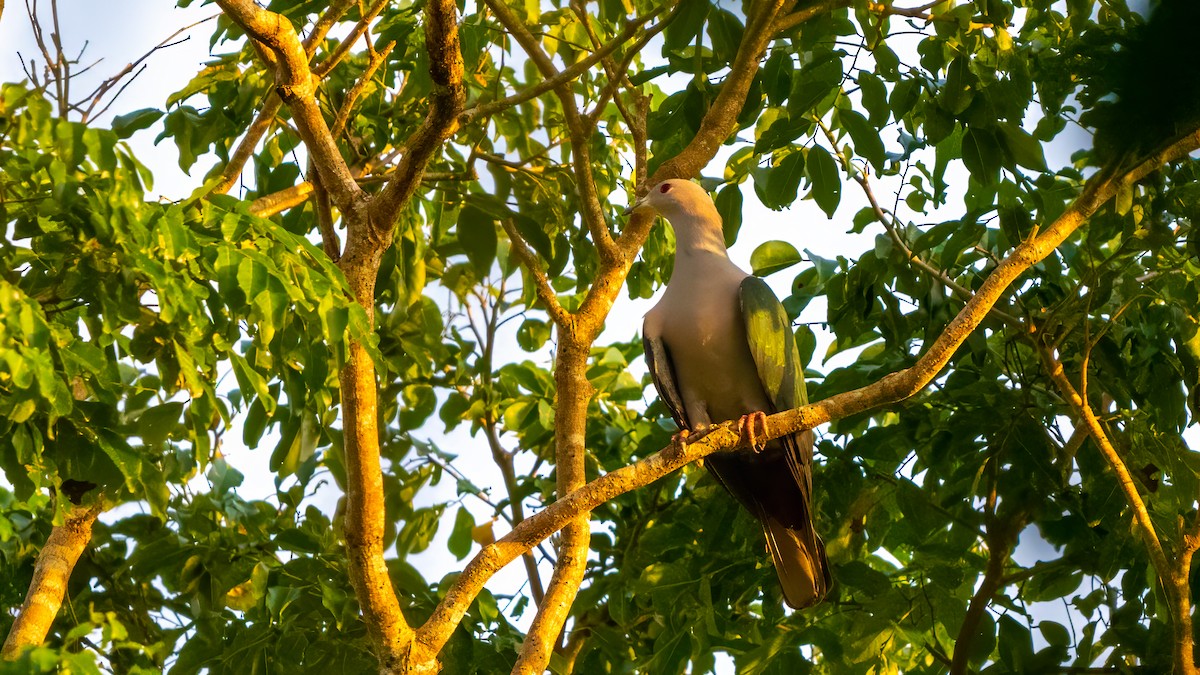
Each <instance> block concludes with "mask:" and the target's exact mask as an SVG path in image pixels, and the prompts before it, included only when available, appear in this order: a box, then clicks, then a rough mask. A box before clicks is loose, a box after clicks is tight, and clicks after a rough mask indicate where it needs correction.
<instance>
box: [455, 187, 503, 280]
mask: <svg viewBox="0 0 1200 675" xmlns="http://www.w3.org/2000/svg"><path fill="white" fill-rule="evenodd" d="M456 232H457V234H458V244H459V246H462V248H463V250H464V251H466V253H467V259H468V260H470V261H471V264H472V265H473V266H474V267H475V270H476V271H477V272H478V273H479V274H480V275H483V276H486V275H487V274H488V273H490V272H491V271H492V263H493V262H495V260H496V245H497V244H498V243H499V238H498V236H497V235H496V219H495V218H493V217H492V216H490V215H488V214H487V213H484V212H483V211H482V210H481V209H479V208H477V207H475V206H474V205H470V204H468V205H467V206H465V207H463V210H462V211H460V212H459V214H458V228H457V230H456Z"/></svg>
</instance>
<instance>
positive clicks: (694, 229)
mask: <svg viewBox="0 0 1200 675" xmlns="http://www.w3.org/2000/svg"><path fill="white" fill-rule="evenodd" d="M724 264H732V263H731V262H730V261H729V253H728V251H727V250H726V249H725V234H724V233H723V232H722V231H721V218H720V216H717V215H716V214H715V213H713V214H711V215H710V214H704V216H702V217H696V215H694V214H693V215H692V217H691V218H689V220H688V226H687V227H678V228H675V270H674V272H673V273H672V275H671V276H672V277H674V276H675V274H692V273H697V274H703V273H704V271H705V270H711V269H712V267H713V266H714V265H724Z"/></svg>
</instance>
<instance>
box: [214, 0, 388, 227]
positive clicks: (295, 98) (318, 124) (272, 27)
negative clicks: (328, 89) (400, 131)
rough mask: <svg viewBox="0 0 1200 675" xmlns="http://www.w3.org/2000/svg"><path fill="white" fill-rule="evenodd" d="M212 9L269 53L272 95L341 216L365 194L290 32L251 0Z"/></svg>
mask: <svg viewBox="0 0 1200 675" xmlns="http://www.w3.org/2000/svg"><path fill="white" fill-rule="evenodd" d="M217 4H218V5H219V6H220V7H221V9H222V10H224V12H225V14H226V15H228V16H229V18H230V19H232V20H233V21H234V23H236V24H237V25H238V26H239V27H241V28H242V30H244V31H245V32H246V34H247V35H248V36H250V37H252V38H253V39H255V40H257V41H259V42H261V43H263V44H264V45H266V46H267V47H269V48H270V49H271V51H272V53H274V55H275V57H276V60H277V62H278V67H277V69H276V73H275V93H276V94H278V96H279V98H281V99H282V100H283V102H284V103H287V104H288V107H289V108H290V109H291V111H292V118H293V120H295V123H296V129H297V130H298V131H299V133H300V138H301V140H303V141H304V145H305V147H306V148H307V149H308V152H309V155H310V156H311V157H312V159H313V163H314V164H315V165H316V167H317V171H318V172H319V173H320V174H321V180H322V183H323V185H324V186H325V189H327V190H328V191H329V196H330V197H331V198H332V199H333V203H334V204H336V205H337V207H338V208H339V209H341V210H342V211H350V210H352V208H353V207H354V204H355V203H356V202H359V201H361V200H362V199H364V198H365V194H364V193H363V191H362V189H360V188H359V187H358V184H357V183H355V182H354V177H353V176H352V175H351V173H350V168H349V167H348V166H347V165H346V160H345V159H344V158H343V157H342V155H341V152H340V151H339V150H338V148H337V144H336V143H334V140H333V136H332V135H331V134H330V133H329V127H328V126H326V124H325V118H324V117H323V116H322V114H321V109H320V107H319V106H318V105H317V100H316V78H315V77H314V76H313V73H312V71H311V70H310V69H309V66H308V54H307V52H306V51H305V47H304V45H303V44H302V43H301V42H300V39H299V38H298V37H297V35H296V29H295V28H293V27H292V24H291V22H290V21H288V20H287V19H286V18H285V17H283V16H281V15H279V14H276V13H274V12H270V11H267V10H265V9H262V8H260V7H259V6H258V5H257V4H255V2H254V0H217Z"/></svg>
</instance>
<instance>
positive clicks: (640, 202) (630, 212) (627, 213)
mask: <svg viewBox="0 0 1200 675" xmlns="http://www.w3.org/2000/svg"><path fill="white" fill-rule="evenodd" d="M647 196H649V193H647V194H646V195H645V196H643V197H642V198H641V199H639V200H637V201H636V202H634V203H633V206H630V207H629V208H627V209H625V210H624V211H622V212H621V215H622V216H631V215H633V212H634V211H637V210H638V209H640V208H644V207H645V206H646V197H647Z"/></svg>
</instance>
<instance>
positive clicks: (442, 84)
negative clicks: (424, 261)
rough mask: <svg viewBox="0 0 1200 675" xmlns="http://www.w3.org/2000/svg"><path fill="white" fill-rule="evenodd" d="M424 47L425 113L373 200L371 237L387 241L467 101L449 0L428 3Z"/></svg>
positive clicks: (456, 30) (456, 123) (453, 6)
mask: <svg viewBox="0 0 1200 675" xmlns="http://www.w3.org/2000/svg"><path fill="white" fill-rule="evenodd" d="M425 45H426V48H427V49H428V51H429V75H430V77H431V79H432V80H433V91H432V92H431V93H430V96H429V98H430V105H429V114H428V115H426V117H425V121H424V122H422V123H421V126H420V127H418V128H417V130H416V131H414V132H413V133H412V135H411V136H409V137H408V139H407V140H406V141H405V143H404V146H405V147H406V148H407V149H408V151H407V152H405V153H404V156H403V157H402V158H401V159H400V162H399V164H397V166H396V171H395V174H394V176H393V177H392V179H391V180H390V181H388V183H387V185H385V186H384V188H383V191H382V192H380V193H379V195H378V196H377V197H376V199H375V200H374V202H373V203H372V204H371V216H370V222H371V228H372V230H373V235H374V236H378V235H380V234H382V233H384V232H386V234H387V235H388V237H387V239H389V240H390V238H391V231H392V226H393V225H394V224H395V221H396V217H397V215H398V214H399V213H400V209H401V208H402V207H403V206H404V205H405V204H407V203H408V200H409V199H410V198H411V197H412V196H413V193H415V192H416V189H417V186H419V185H420V184H421V176H422V175H423V174H424V173H425V167H426V165H428V164H429V160H430V159H431V158H432V157H433V153H435V152H437V150H438V149H439V148H441V147H442V143H443V142H445V141H446V139H448V138H450V136H451V135H453V134H454V132H455V131H456V130H457V129H458V116H459V114H460V113H461V112H462V106H463V101H465V100H466V90H465V89H464V88H463V60H462V50H461V49H460V48H459V41H458V23H457V15H456V13H455V4H454V2H453V1H452V0H430V2H429V3H428V4H427V5H426V9H425Z"/></svg>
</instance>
